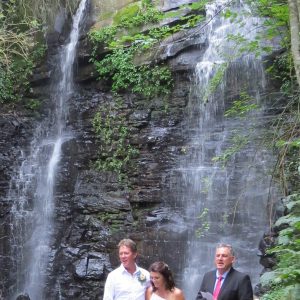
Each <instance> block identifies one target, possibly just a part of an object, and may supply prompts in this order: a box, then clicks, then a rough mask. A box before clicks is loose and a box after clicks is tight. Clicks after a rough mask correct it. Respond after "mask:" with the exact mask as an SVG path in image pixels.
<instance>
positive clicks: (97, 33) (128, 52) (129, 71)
mask: <svg viewBox="0 0 300 300" xmlns="http://www.w3.org/2000/svg"><path fill="white" fill-rule="evenodd" d="M204 3H205V1H199V3H197V4H193V5H192V6H191V8H190V9H191V11H195V10H199V9H200V8H203V5H204ZM165 17H170V15H167V14H166V15H164V14H163V13H162V12H160V11H158V10H157V9H156V8H155V7H154V6H153V5H152V4H149V2H148V1H143V2H142V5H141V6H140V5H139V4H138V3H134V4H132V5H129V6H126V7H125V8H124V9H122V10H120V11H119V12H118V13H117V14H116V15H115V16H114V18H113V20H114V22H113V24H112V25H111V26H107V27H104V28H101V29H94V30H92V31H91V32H90V34H89V37H90V40H91V41H92V43H93V45H94V49H93V58H92V61H93V62H94V64H95V66H96V69H97V71H98V73H99V75H100V78H106V79H107V78H111V79H112V90H113V91H114V92H116V93H117V92H120V91H122V90H125V89H127V90H128V89H129V90H131V91H132V92H133V93H138V94H141V95H143V96H145V97H148V98H149V97H150V96H151V97H155V96H158V95H167V94H168V93H169V92H170V89H171V88H172V74H171V72H170V70H169V69H168V67H167V66H165V65H155V66H154V65H151V64H150V65H149V64H147V63H142V64H140V65H139V64H137V63H136V62H135V58H136V57H138V56H139V55H141V54H142V53H145V51H147V50H149V49H153V47H155V46H156V45H158V43H159V42H160V41H161V40H162V39H164V38H166V37H168V36H170V35H171V34H174V33H175V32H178V31H179V30H183V29H187V28H191V27H194V26H196V24H198V23H199V22H200V21H201V20H202V19H203V16H199V15H195V14H191V15H188V16H185V17H181V18H180V22H179V23H180V24H174V25H173V26H169V25H165V26H157V25H155V24H158V22H159V21H160V20H162V19H163V18H165ZM149 25H150V26H149ZM143 26H148V27H149V28H148V30H147V31H144V33H141V32H140V31H141V29H142V27H143ZM103 44H104V45H106V47H107V49H108V50H109V53H107V54H106V56H105V57H104V58H102V59H100V60H99V59H98V58H97V51H98V48H99V46H101V45H103Z"/></svg>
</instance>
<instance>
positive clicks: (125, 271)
mask: <svg viewBox="0 0 300 300" xmlns="http://www.w3.org/2000/svg"><path fill="white" fill-rule="evenodd" d="M120 268H121V271H122V273H128V274H130V273H129V272H128V271H127V270H126V269H125V267H124V266H123V264H121V266H120ZM139 270H140V268H139V267H138V265H137V264H135V271H134V273H133V275H134V274H136V273H137V272H138V271H139Z"/></svg>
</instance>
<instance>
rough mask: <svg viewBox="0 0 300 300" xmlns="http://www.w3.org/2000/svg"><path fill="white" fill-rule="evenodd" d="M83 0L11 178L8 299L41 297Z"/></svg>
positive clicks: (71, 91)
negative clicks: (40, 119) (47, 112)
mask: <svg viewBox="0 0 300 300" xmlns="http://www.w3.org/2000/svg"><path fill="white" fill-rule="evenodd" d="M86 2H87V0H82V1H81V2H80V5H79V7H78V9H77V12H76V14H75V15H74V17H73V24H72V29H71V32H70V36H69V39H68V43H67V44H66V45H64V46H62V48H61V49H60V56H59V60H58V67H57V69H58V70H57V71H55V72H54V73H55V74H54V77H55V78H54V81H55V84H54V85H53V93H52V96H51V99H52V100H53V102H54V103H55V111H54V112H53V113H52V116H51V118H50V121H49V120H47V121H45V122H44V123H42V124H41V125H40V126H39V128H37V130H36V134H35V138H34V140H33V141H32V143H31V153H30V154H29V155H28V157H26V156H25V154H24V157H23V164H22V166H21V168H20V170H19V173H18V175H17V176H16V178H14V179H13V180H12V182H11V189H10V193H9V197H10V198H11V199H13V206H12V211H11V215H12V218H11V224H10V226H11V239H10V248H11V257H13V259H14V262H13V267H14V268H13V269H12V271H11V276H10V277H11V278H15V279H14V285H13V287H12V288H11V292H10V294H11V295H13V297H12V299H15V297H16V296H17V295H18V294H20V293H27V294H28V295H29V296H30V299H31V300H41V299H45V298H44V293H43V291H44V288H45V282H46V278H47V268H48V263H49V261H50V260H51V253H52V251H51V238H52V232H53V229H54V226H55V224H53V218H54V209H55V183H56V175H57V173H58V170H59V168H58V167H59V162H60V157H61V150H62V145H63V143H64V142H65V141H66V140H68V139H70V137H71V132H68V130H67V129H66V123H67V119H68V100H69V99H70V97H71V95H72V93H73V91H74V87H73V63H74V59H75V56H76V46H77V43H78V39H79V32H80V25H81V22H82V20H83V18H84V12H85V8H86Z"/></svg>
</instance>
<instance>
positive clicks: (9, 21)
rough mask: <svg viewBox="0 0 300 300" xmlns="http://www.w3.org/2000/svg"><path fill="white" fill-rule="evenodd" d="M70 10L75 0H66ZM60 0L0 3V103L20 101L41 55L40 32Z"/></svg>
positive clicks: (43, 48) (56, 8) (42, 43)
mask: <svg viewBox="0 0 300 300" xmlns="http://www.w3.org/2000/svg"><path fill="white" fill-rule="evenodd" d="M65 4H66V9H70V10H72V9H73V8H74V4H75V5H77V1H66V3H65ZM60 5H61V1H60V0H51V1H50V0H10V1H5V2H4V1H1V2H0V103H12V102H16V101H18V100H19V99H21V98H22V96H23V94H24V92H25V91H26V90H27V89H28V88H29V82H28V78H29V76H30V75H31V73H32V70H33V68H34V67H35V65H36V64H37V63H38V62H39V61H40V59H41V58H42V57H43V56H44V53H45V44H44V37H43V35H44V32H43V31H44V29H43V27H44V28H45V27H46V24H48V22H50V19H51V18H52V19H53V18H54V16H53V15H55V14H56V13H57V10H58V9H60V8H61V6H60Z"/></svg>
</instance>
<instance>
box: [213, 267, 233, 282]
mask: <svg viewBox="0 0 300 300" xmlns="http://www.w3.org/2000/svg"><path fill="white" fill-rule="evenodd" d="M230 270H231V268H230V269H229V270H228V271H226V272H225V273H223V274H222V278H223V279H225V278H226V276H227V275H228V273H229V272H230ZM219 276H220V274H219V271H218V270H216V278H219Z"/></svg>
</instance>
